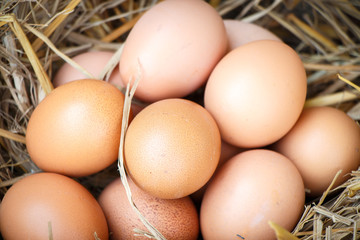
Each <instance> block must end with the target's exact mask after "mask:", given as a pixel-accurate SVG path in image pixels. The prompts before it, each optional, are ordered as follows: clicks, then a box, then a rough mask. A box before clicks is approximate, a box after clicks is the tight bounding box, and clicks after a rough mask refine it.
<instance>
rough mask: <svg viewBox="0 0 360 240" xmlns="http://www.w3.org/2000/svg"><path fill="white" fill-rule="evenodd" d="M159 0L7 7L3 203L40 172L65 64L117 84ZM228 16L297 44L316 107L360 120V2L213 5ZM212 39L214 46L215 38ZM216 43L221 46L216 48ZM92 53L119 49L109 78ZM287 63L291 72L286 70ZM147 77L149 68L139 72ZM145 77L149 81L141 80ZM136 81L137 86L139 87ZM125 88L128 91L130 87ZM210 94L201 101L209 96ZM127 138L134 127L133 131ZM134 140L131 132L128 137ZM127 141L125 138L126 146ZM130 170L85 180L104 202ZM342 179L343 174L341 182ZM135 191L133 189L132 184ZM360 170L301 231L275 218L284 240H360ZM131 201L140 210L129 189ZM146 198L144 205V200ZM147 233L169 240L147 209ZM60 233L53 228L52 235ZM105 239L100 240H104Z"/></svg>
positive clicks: (229, 1)
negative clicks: (141, 24)
mask: <svg viewBox="0 0 360 240" xmlns="http://www.w3.org/2000/svg"><path fill="white" fill-rule="evenodd" d="M157 2H158V1H156V0H137V1H135V0H107V1H101V0H83V1H80V0H66V1H60V0H40V1H20V0H3V1H0V97H1V104H0V153H1V154H0V197H1V199H2V197H3V196H4V194H5V192H6V191H7V189H8V188H9V187H10V186H11V185H12V184H14V183H15V182H16V181H18V180H19V179H21V178H23V177H25V176H27V175H29V174H32V173H34V172H38V171H39V169H38V168H37V167H36V166H35V165H34V164H33V163H32V161H31V159H30V158H29V156H28V154H27V151H26V146H25V134H26V126H27V123H28V120H29V117H30V116H31V113H32V111H33V110H34V108H35V107H36V106H37V104H38V103H39V102H40V101H41V99H42V98H43V97H44V96H45V95H46V94H48V93H49V92H51V90H52V88H53V87H52V84H51V81H50V80H51V78H52V77H53V75H54V73H55V72H56V70H57V69H58V68H59V67H60V66H61V64H63V63H64V62H68V63H70V64H71V65H72V66H73V67H75V68H77V69H78V70H79V71H81V72H83V73H84V74H85V75H88V76H89V77H96V78H100V79H104V80H107V79H108V77H109V75H110V73H111V71H112V70H113V69H114V68H115V67H116V66H117V62H118V61H119V59H120V55H121V50H122V46H123V43H124V40H125V39H126V36H127V34H128V32H129V30H130V29H131V28H132V27H133V26H134V24H135V23H136V21H137V20H138V19H139V18H140V17H141V14H143V13H144V12H145V11H146V10H147V9H149V8H151V6H153V5H154V4H156V3H157ZM208 2H209V3H210V4H212V5H213V6H214V7H215V8H216V9H217V11H218V12H219V13H220V14H221V16H222V17H223V18H232V19H243V20H244V21H247V22H253V23H256V24H258V25H260V26H263V27H265V28H267V29H269V30H271V31H273V32H274V33H275V34H277V35H278V36H279V37H280V38H281V39H282V40H283V41H284V42H285V43H287V44H289V45H290V46H291V47H293V48H294V49H295V50H296V51H297V52H298V54H299V56H300V57H301V58H302V60H303V62H304V66H305V68H306V70H307V75H308V95H307V101H306V105H307V106H334V107H336V108H339V109H341V110H342V111H344V112H346V113H348V115H349V116H351V117H352V118H353V119H354V120H356V121H358V120H360V101H359V96H360V95H359V87H358V85H359V83H360V82H359V80H360V78H359V76H360V24H359V23H360V4H359V1H357V0H338V1H326V0H304V1H299V0H209V1H208ZM209 41H211V40H209ZM214 47H216V46H214ZM91 50H107V51H114V52H116V54H115V55H114V57H113V58H112V59H111V60H110V61H109V63H108V64H107V66H106V67H105V69H104V70H103V72H102V73H101V74H100V76H91V74H89V73H87V72H86V70H85V69H84V68H83V67H82V66H79V65H77V64H76V63H74V62H73V61H72V60H71V57H72V56H74V55H76V54H78V53H81V52H86V51H91ZM280 67H285V66H280ZM139 72H140V73H141V71H139ZM135 77H138V78H137V79H140V81H141V74H140V75H138V76H135ZM135 82H136V81H135ZM134 89H135V88H131V89H130V88H127V89H126V92H125V94H126V104H125V107H124V110H125V112H124V117H125V118H124V121H123V124H124V126H123V128H124V129H126V128H127V119H126V116H127V113H128V112H126V111H128V110H129V106H130V102H131V101H132V100H133V101H134V100H135V99H132V97H133V91H134ZM124 91H125V90H124ZM199 97H200V98H201V96H199ZM123 133H125V131H123ZM123 137H124V136H123V135H122V138H123ZM121 142H122V143H121V144H123V140H122V141H121ZM117 167H119V170H120V173H121V176H122V180H123V182H124V185H125V186H126V185H127V184H126V178H124V176H125V174H124V171H125V169H124V166H123V159H122V145H121V146H120V155H119V162H118V165H114V166H112V167H110V168H109V169H107V170H105V171H102V172H101V173H98V174H95V175H94V176H90V177H86V178H79V179H78V180H79V181H80V182H82V183H83V184H84V185H85V186H87V187H88V188H89V189H91V191H92V193H93V194H94V195H95V196H97V195H98V194H99V193H100V192H101V190H102V189H103V188H104V187H105V186H106V184H107V183H108V182H109V181H111V180H112V179H114V178H115V177H118V171H117ZM336 177H337V176H334V179H336ZM127 189H128V188H127ZM359 190H360V171H359V170H357V171H353V172H352V173H351V178H350V179H349V180H348V181H347V182H345V183H344V184H343V185H341V186H339V187H337V188H335V189H332V188H331V186H329V189H328V191H326V192H324V194H323V196H322V197H321V198H319V199H315V200H312V201H311V202H308V203H307V204H306V206H305V207H304V214H303V216H302V217H301V219H300V220H299V222H298V224H297V226H296V228H295V229H294V230H293V232H292V233H289V232H287V231H286V230H284V229H282V228H281V227H280V226H278V225H277V224H276V223H274V222H269V224H270V226H271V227H272V228H273V229H274V231H275V232H276V234H277V236H278V239H289V240H292V239H360V234H358V233H357V232H358V231H359V229H360V217H359V214H358V212H359V205H360V193H359ZM128 196H129V202H130V204H131V205H132V206H133V208H134V210H135V211H137V210H136V204H135V203H134V201H133V200H132V198H131V190H130V189H128ZM135 202H136V201H135ZM137 214H138V216H139V217H140V219H141V220H142V221H143V223H144V225H145V226H146V229H147V230H146V231H144V230H143V229H142V230H140V229H136V231H135V234H137V235H142V236H147V237H149V238H157V239H163V236H162V235H161V233H158V232H157V231H156V229H155V228H153V227H152V226H151V223H148V222H147V221H146V219H144V218H143V217H142V216H141V213H140V212H138V211H137ZM50 232H51V231H50ZM94 238H95V239H96V236H94Z"/></svg>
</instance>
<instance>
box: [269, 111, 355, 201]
mask: <svg viewBox="0 0 360 240" xmlns="http://www.w3.org/2000/svg"><path fill="white" fill-rule="evenodd" d="M273 149H275V150H276V151H278V152H280V153H282V154H284V155H285V156H287V157H288V158H290V159H291V160H292V161H293V162H294V164H295V165H296V167H297V168H298V169H299V171H300V173H301V175H302V177H303V179H304V183H305V187H306V188H307V189H308V190H310V192H309V196H313V197H317V196H320V195H321V194H322V193H323V192H324V191H325V190H326V189H327V188H328V187H329V185H330V183H331V181H332V180H333V179H334V177H335V174H336V173H337V172H338V171H339V170H342V173H341V175H340V177H339V178H338V179H337V181H336V182H335V184H334V186H333V187H336V186H339V185H340V184H341V183H343V182H345V181H346V180H347V179H348V178H349V177H350V175H349V173H350V172H351V171H352V170H356V169H357V168H358V167H359V165H360V128H359V126H358V125H357V124H356V123H355V121H353V120H352V119H351V118H350V117H349V116H348V115H346V113H345V112H343V111H341V110H338V109H336V108H333V107H309V108H305V109H304V111H303V113H302V114H301V116H300V118H299V120H298V122H297V123H296V124H295V126H294V127H293V128H292V129H291V131H290V132H289V133H288V134H287V135H285V137H283V138H282V139H281V140H280V141H279V142H277V143H276V144H274V147H273Z"/></svg>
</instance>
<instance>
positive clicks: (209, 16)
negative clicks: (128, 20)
mask: <svg viewBox="0 0 360 240" xmlns="http://www.w3.org/2000/svg"><path fill="white" fill-rule="evenodd" d="M210 26H211V27H210ZM226 48H227V37H226V31H225V26H224V23H223V20H222V18H221V16H220V15H219V14H218V12H217V11H216V10H215V9H214V8H213V7H212V6H211V5H209V4H208V3H206V2H205V1H202V0H183V1H177V0H167V1H162V2H160V3H158V4H157V5H155V6H154V7H152V8H151V9H149V10H148V11H147V12H146V13H145V14H144V15H143V16H142V17H141V18H140V19H139V21H138V22H137V23H136V24H135V26H134V27H133V29H132V30H131V31H130V33H129V36H128V37H127V39H126V42H125V45H124V49H123V52H122V56H121V59H120V65H119V69H120V74H121V79H122V81H123V82H124V83H125V85H126V84H127V83H128V82H129V81H130V80H133V79H135V78H137V77H140V78H141V80H140V81H139V85H138V87H137V89H136V92H135V97H137V98H138V99H140V100H142V101H146V102H155V101H158V100H162V99H166V98H179V97H184V96H186V95H188V94H190V93H191V92H193V91H195V90H196V89H198V88H199V87H200V86H201V85H203V84H204V83H205V82H206V80H207V78H208V76H209V75H210V72H211V71H212V69H213V68H214V67H215V65H216V63H217V62H218V61H219V60H220V59H221V58H222V57H223V55H224V54H225V52H226Z"/></svg>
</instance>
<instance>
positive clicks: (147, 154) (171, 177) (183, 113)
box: [124, 99, 221, 199]
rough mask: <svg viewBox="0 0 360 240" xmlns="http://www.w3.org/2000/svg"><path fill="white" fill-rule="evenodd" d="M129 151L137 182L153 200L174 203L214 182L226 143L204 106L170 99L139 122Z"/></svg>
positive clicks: (135, 122)
mask: <svg viewBox="0 0 360 240" xmlns="http://www.w3.org/2000/svg"><path fill="white" fill-rule="evenodd" d="M124 147H125V149H124V152H125V163H126V167H127V169H128V172H129V174H130V175H131V177H132V179H133V180H134V182H135V183H136V184H137V185H138V186H139V187H140V188H142V189H143V190H145V191H147V192H148V193H150V194H152V195H153V196H156V197H159V198H166V199H174V198H181V197H184V196H187V195H189V194H191V193H193V192H195V191H196V190H198V189H199V188H201V187H202V186H203V185H204V184H205V183H206V182H207V181H208V180H209V179H210V177H211V176H212V174H213V173H214V171H215V168H216V166H217V164H218V162H219V156H220V147H221V138H220V133H219V130H218V127H217V125H216V123H215V121H214V119H213V118H212V116H211V115H210V114H209V113H208V112H207V111H206V109H204V108H203V107H202V106H200V105H198V104H196V103H194V102H192V101H189V100H184V99H166V100H161V101H158V102H155V103H152V104H150V105H149V106H147V107H146V108H144V109H143V110H142V111H141V112H140V113H138V115H136V116H135V118H134V119H133V121H132V122H131V124H130V126H129V128H128V130H127V133H126V136H125V145H124Z"/></svg>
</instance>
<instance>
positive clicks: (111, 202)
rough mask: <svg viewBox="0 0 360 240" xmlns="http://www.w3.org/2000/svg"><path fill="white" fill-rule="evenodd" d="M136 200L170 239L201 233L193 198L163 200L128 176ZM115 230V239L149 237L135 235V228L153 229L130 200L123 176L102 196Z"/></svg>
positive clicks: (189, 236) (103, 206) (141, 208)
mask: <svg viewBox="0 0 360 240" xmlns="http://www.w3.org/2000/svg"><path fill="white" fill-rule="evenodd" d="M128 180H129V181H128V182H129V186H130V189H131V194H132V197H133V200H134V202H135V204H136V206H137V207H138V209H139V211H140V212H141V213H142V215H143V216H144V217H145V218H146V219H147V220H148V221H149V222H150V223H151V224H152V225H153V226H154V227H155V228H156V229H157V230H158V231H159V232H160V233H161V234H162V235H163V236H164V237H165V238H166V239H168V240H170V239H184V240H185V239H188V240H191V239H194V240H196V239H197V237H198V235H199V225H200V224H199V216H198V213H197V211H196V208H195V206H194V203H193V202H192V201H191V199H190V198H189V197H184V198H179V199H160V198H156V197H153V196H151V195H149V194H147V193H146V192H144V191H143V190H141V189H140V188H138V187H137V186H136V185H135V184H134V183H133V182H132V181H131V179H129V178H128ZM99 203H100V205H101V207H102V208H103V210H104V213H105V215H106V219H107V221H108V224H109V229H110V232H111V239H113V240H118V239H148V238H147V237H139V236H135V235H134V234H135V232H134V229H135V228H137V229H141V230H144V231H146V232H149V230H147V229H146V227H145V226H144V225H143V223H142V222H141V221H140V220H139V218H138V215H137V214H136V213H135V211H134V209H132V207H131V206H130V203H129V202H128V199H127V196H126V192H125V188H124V187H123V185H122V183H121V180H120V178H119V179H116V180H114V181H113V182H112V183H110V185H108V186H107V187H106V188H105V189H104V191H103V192H102V193H101V195H100V197H99Z"/></svg>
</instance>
